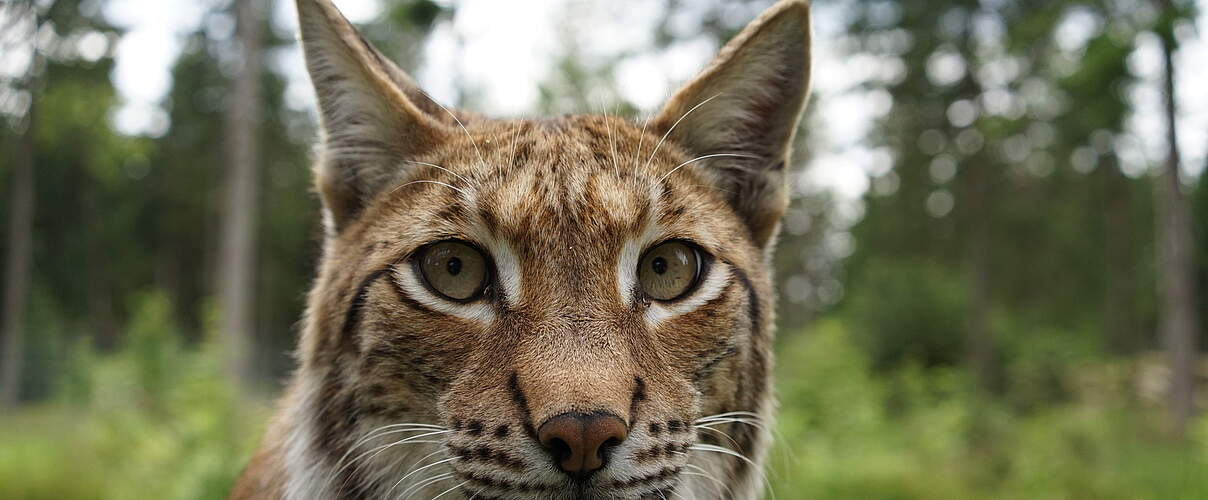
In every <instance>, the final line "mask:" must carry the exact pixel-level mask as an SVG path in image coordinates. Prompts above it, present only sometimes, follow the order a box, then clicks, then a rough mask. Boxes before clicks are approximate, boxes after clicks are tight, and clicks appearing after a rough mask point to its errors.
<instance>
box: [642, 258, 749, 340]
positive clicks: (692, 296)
mask: <svg viewBox="0 0 1208 500" xmlns="http://www.w3.org/2000/svg"><path fill="white" fill-rule="evenodd" d="M705 272H706V273H707V274H706V275H705V276H704V281H702V282H700V283H699V284H698V285H696V289H694V290H691V291H689V292H688V296H687V297H684V298H682V299H679V300H676V301H673V302H659V301H653V302H651V304H650V308H649V309H647V310H646V322H647V323H649V324H650V325H651V326H658V325H659V324H661V323H662V322H663V321H666V320H667V319H669V318H674V317H676V316H679V315H681V314H686V313H690V312H692V311H695V310H696V308H698V307H700V306H702V305H705V303H707V302H709V301H710V300H713V299H715V298H717V296H718V295H721V292H722V290H725V289H726V286H728V285H729V284H730V274H731V273H730V266H729V265H727V264H725V263H723V262H718V261H714V262H713V263H712V264H711V265H710V266H709V269H707V270H706V271H705Z"/></svg>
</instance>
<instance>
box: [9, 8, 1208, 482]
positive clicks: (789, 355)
mask: <svg viewBox="0 0 1208 500" xmlns="http://www.w3.org/2000/svg"><path fill="white" fill-rule="evenodd" d="M336 3H337V5H339V6H341V7H349V6H353V4H355V5H356V6H359V7H357V9H359V11H358V12H361V14H360V15H358V16H351V11H350V16H351V17H353V18H354V21H359V23H360V24H361V26H362V28H363V29H364V30H365V32H366V33H367V34H368V36H369V37H370V38H371V39H373V40H374V41H375V43H377V44H378V45H379V47H381V48H382V49H383V51H384V52H385V53H387V54H389V55H391V56H392V57H393V58H395V59H396V60H398V61H400V62H401V66H403V67H404V68H408V69H412V70H415V69H417V68H420V67H423V68H427V69H426V70H425V71H423V72H420V73H419V76H420V79H421V82H423V83H424V84H425V85H430V86H432V87H434V88H432V90H433V91H434V93H435V94H436V95H437V96H438V97H441V98H443V99H444V100H446V101H447V102H446V104H452V105H457V106H465V107H468V108H472V109H479V110H484V111H496V112H505V113H508V114H514V115H539V114H560V113H571V112H578V113H582V112H599V111H600V110H602V109H606V110H609V111H610V112H613V111H615V112H619V113H622V114H625V115H630V116H641V115H643V114H647V113H651V112H653V111H654V110H655V109H656V107H657V103H658V102H659V99H661V97H662V96H664V95H666V93H667V92H669V91H670V90H671V89H672V87H670V86H669V85H672V84H674V82H676V81H679V80H682V79H684V78H687V77H688V76H689V75H690V74H691V73H692V72H693V71H695V70H696V69H698V68H699V65H700V64H702V63H703V62H704V61H705V60H706V59H707V58H708V57H709V56H710V55H711V54H712V52H713V51H714V50H715V49H716V48H717V47H719V46H720V44H721V43H724V41H725V40H726V39H727V38H728V37H730V36H732V35H733V34H734V33H735V32H736V31H737V30H738V29H740V28H741V27H742V26H743V25H744V24H745V23H746V22H748V21H749V20H750V19H752V18H753V17H754V16H755V15H756V14H757V13H758V12H759V11H760V10H762V9H763V8H764V7H766V6H767V5H768V4H769V3H770V1H769V0H692V1H688V0H658V1H648V2H609V1H606V0H596V1H571V2H553V3H552V4H551V2H544V3H542V5H544V6H545V7H542V8H541V9H539V10H540V12H541V13H542V15H540V16H538V15H537V14H536V13H535V12H537V11H538V9H536V8H534V7H532V6H529V7H525V6H524V5H522V4H523V3H522V2H497V3H495V5H504V4H506V5H514V9H524V8H530V9H533V10H532V12H534V13H532V14H531V15H530V14H529V13H525V12H520V13H519V14H514V15H512V17H502V18H499V19H497V21H500V22H501V25H492V26H491V32H492V33H503V36H504V37H505V38H504V39H505V40H506V39H507V38H506V37H507V36H509V35H508V33H509V31H511V32H513V35H514V36H516V37H520V36H522V35H525V34H526V33H525V32H526V30H527V28H519V27H517V26H512V25H509V24H508V23H507V22H503V21H506V20H507V19H513V20H515V19H521V18H523V19H527V20H529V21H532V19H538V20H542V19H548V20H553V21H551V22H553V26H552V28H551V27H548V26H547V28H548V29H549V32H550V33H551V36H552V37H553V41H552V42H549V43H544V45H543V50H542V51H541V52H540V53H538V54H534V55H527V54H521V55H520V57H521V58H524V57H530V58H541V61H540V62H541V63H542V64H543V65H544V66H543V67H546V68H549V70H548V71H534V72H528V71H519V74H515V73H516V72H514V71H513V72H511V73H513V74H503V73H504V71H503V69H501V68H495V69H494V71H495V73H490V72H489V71H487V72H486V74H484V70H483V68H476V67H474V66H473V65H471V64H459V63H458V61H471V60H473V56H474V53H473V45H472V44H473V41H474V40H475V39H476V38H478V37H479V35H480V34H479V32H478V31H477V30H478V28H476V26H481V23H482V20H481V19H480V20H479V21H477V22H478V23H479V24H474V21H473V20H467V19H466V17H465V16H468V15H469V14H470V13H471V9H470V5H481V4H484V2H463V3H459V2H452V1H431V0H377V1H367V0H361V1H353V0H338V1H337V2H336ZM127 4H131V2H125V1H123V0H112V1H97V0H83V1H79V0H5V1H4V2H3V3H2V4H0V153H2V154H0V193H4V194H3V196H2V198H0V200H2V201H3V203H0V231H2V232H0V234H3V235H4V236H3V237H2V238H0V255H2V256H3V259H4V265H3V268H2V269H3V271H2V273H3V274H0V277H2V281H0V285H2V290H0V294H2V295H3V302H2V309H0V339H2V344H0V497H2V498H5V499H66V498H72V499H75V498H98V499H101V498H104V499H109V498H160V499H194V498H196V499H202V498H220V497H222V496H223V495H224V494H225V492H226V490H227V488H228V487H229V485H230V484H231V481H232V480H233V478H234V476H235V475H236V474H237V473H238V471H239V470H240V468H241V467H242V464H243V463H244V461H245V460H246V458H247V457H248V455H249V453H250V452H251V451H252V449H253V448H254V446H255V445H256V443H257V440H258V439H259V433H260V432H261V431H262V430H263V427H264V424H265V418H266V417H267V415H268V414H269V410H270V405H271V399H272V397H273V396H274V395H275V394H277V392H278V391H279V390H280V388H281V383H282V381H283V380H284V377H285V376H286V375H287V373H288V371H289V369H290V366H291V359H290V356H289V352H290V349H291V348H292V347H291V346H292V345H293V340H294V335H295V333H296V325H297V322H298V319H299V317H300V313H301V310H302V306H303V295H304V292H305V291H306V288H307V286H308V285H309V282H310V280H311V277H312V275H313V269H312V266H313V265H314V263H315V261H316V258H317V252H318V249H319V236H320V232H319V214H318V211H317V209H318V206H319V205H318V201H317V199H316V198H315V196H314V194H313V193H312V191H311V188H310V173H309V158H310V156H309V155H310V147H311V144H312V141H313V139H314V135H315V118H314V113H313V111H312V107H313V101H311V97H310V96H309V94H307V92H308V90H307V88H308V85H309V83H308V82H307V81H306V80H305V79H304V75H302V78H299V75H300V73H299V70H300V68H301V59H300V55H299V53H298V52H297V49H296V47H295V46H294V32H293V30H294V27H293V24H292V22H293V21H292V16H293V11H292V2H290V1H287V0H234V1H231V0H225V1H224V0H164V1H163V2H162V4H161V5H171V7H169V8H170V9H173V10H179V11H182V12H185V13H186V14H184V15H189V16H193V17H196V19H195V20H194V21H193V22H192V23H191V24H187V26H188V28H187V29H186V30H184V32H183V33H179V34H175V35H173V36H174V38H173V39H172V40H173V41H174V42H173V44H169V45H170V46H172V47H178V48H179V49H180V50H179V51H177V52H170V56H171V58H172V60H173V61H174V62H172V63H171V67H170V72H171V73H170V75H171V78H170V80H168V81H167V83H166V85H167V90H166V93H165V95H162V96H156V97H154V99H153V101H152V102H150V103H149V104H148V103H143V104H141V105H140V104H138V103H133V104H132V102H131V97H130V96H128V95H124V94H123V92H121V91H120V89H119V87H120V85H119V84H120V83H121V79H122V75H123V72H124V71H125V70H123V69H122V67H123V66H122V65H123V64H125V65H127V66H129V65H134V67H137V66H138V65H139V64H142V63H141V62H140V61H138V60H127V61H121V60H120V59H121V58H122V57H127V59H130V58H131V57H133V56H121V57H119V56H120V55H121V54H122V48H123V47H125V46H127V45H138V44H144V45H148V41H147V40H146V39H145V38H140V36H141V35H138V32H137V31H136V30H135V27H134V26H132V25H131V23H130V22H128V21H127V20H125V18H126V17H128V14H129V12H128V11H129V10H130V9H131V8H134V7H130V5H127ZM547 4H550V5H547ZM814 4H815V21H816V23H817V35H816V42H815V44H816V45H817V46H818V49H817V51H818V54H819V60H818V61H817V63H816V66H815V81H816V89H817V90H816V92H815V95H814V103H813V104H811V107H810V112H809V116H808V117H807V119H806V120H805V121H804V123H803V125H802V134H801V136H800V139H801V140H800V144H799V147H798V154H797V160H798V169H799V172H800V173H799V174H798V175H797V176H795V178H794V180H793V183H794V184H793V185H794V201H793V205H792V208H791V210H790V212H789V213H788V215H787V217H786V219H785V225H784V230H783V235H782V243H781V245H780V247H779V251H778V253H777V255H776V264H777V266H778V273H779V275H778V276H779V277H778V280H779V283H780V290H781V300H780V307H779V311H780V314H779V322H780V329H779V333H778V335H779V338H778V346H777V348H778V351H779V352H778V356H779V359H778V361H779V363H778V365H779V369H778V372H779V373H778V377H779V378H778V384H779V393H780V398H781V415H780V423H779V426H778V431H777V450H776V451H775V452H774V453H773V457H772V460H771V463H772V466H771V469H770V470H769V473H768V480H769V482H770V483H771V485H772V488H773V490H774V492H775V495H776V496H775V497H776V498H781V499H797V498H857V499H976V498H1017V499H1066V498H1073V499H1149V498H1153V499H1159V498H1160V499H1173V498H1187V499H1192V498H1200V499H1202V498H1208V472H1206V471H1208V417H1205V416H1204V413H1203V410H1204V409H1205V408H1208V390H1206V389H1205V386H1206V385H1208V363H1205V361H1203V360H1201V359H1197V353H1198V352H1199V350H1200V347H1201V346H1205V345H1208V318H1206V317H1205V312H1208V175H1204V172H1205V168H1204V167H1205V163H1208V153H1206V152H1208V126H1203V125H1204V124H1205V123H1208V120H1204V119H1203V116H1201V119H1200V120H1199V121H1198V122H1197V121H1196V120H1191V119H1188V118H1187V117H1188V116H1189V114H1190V112H1189V111H1187V110H1186V109H1182V108H1183V106H1184V103H1199V105H1201V107H1204V108H1205V109H1208V105H1205V104H1204V103H1205V100H1204V96H1208V75H1205V74H1204V73H1206V72H1208V60H1191V59H1190V56H1189V55H1188V53H1187V49H1186V47H1189V46H1191V45H1193V44H1198V46H1200V47H1201V48H1202V47H1203V45H1204V35H1203V31H1202V30H1204V29H1205V28H1206V27H1205V26H1204V25H1203V23H1204V21H1205V19H1208V17H1206V16H1205V15H1204V14H1203V13H1202V12H1201V9H1203V8H1205V7H1206V5H1205V4H1204V3H1203V2H1199V3H1195V2H1190V1H1179V0H982V1H975V0H949V1H943V2H941V1H922V0H865V1H856V0H815V2H814ZM551 5H552V6H551ZM546 7H548V8H546ZM551 12H552V14H551ZM633 16H643V19H642V20H641V22H630V20H631V18H632V17H633ZM480 17H481V16H480ZM488 21H489V20H488ZM610 23H611V24H610ZM616 24H631V25H633V26H637V27H638V28H631V29H638V30H640V31H641V33H640V36H635V37H624V38H625V40H624V41H623V43H622V42H619V41H618V35H617V31H616V28H615V25H616ZM609 26H613V28H608V27H609ZM486 33H487V30H485V29H484V30H482V36H486ZM143 49H155V50H152V51H151V52H155V51H156V50H158V51H159V52H164V51H170V50H171V49H169V48H165V47H159V46H155V44H154V43H150V44H149V46H144V47H143ZM134 53H135V54H137V53H139V52H137V51H135V52H134ZM1199 54H1200V56H1201V57H1208V56H1205V54H1206V52H1205V51H1203V50H1201V51H1200V52H1199ZM479 59H481V57H479ZM488 69H489V68H488ZM520 69H521V70H524V69H525V68H520ZM1182 72H1187V73H1188V74H1194V73H1199V75H1198V76H1199V78H1197V79H1195V81H1199V82H1203V83H1205V84H1206V86H1201V87H1194V86H1188V85H1176V83H1177V82H1179V81H1183V80H1180V79H1181V78H1183V77H1184V75H1182ZM493 77H497V78H500V79H503V78H511V80H509V81H512V82H516V81H519V82H521V84H522V85H527V87H523V88H521V89H520V90H517V91H516V92H520V93H519V94H515V95H524V96H527V97H526V98H525V99H515V100H512V99H508V98H507V95H508V92H511V91H512V90H509V89H506V88H505V89H504V90H503V91H502V94H503V97H502V98H501V97H500V95H499V94H500V93H501V91H499V90H498V89H496V90H494V91H492V90H490V89H489V88H487V87H486V86H487V85H488V84H490V82H491V80H492V78H493ZM126 78H128V79H129V78H130V77H129V76H127V77H126ZM135 79H136V80H137V77H135ZM647 82H649V83H647ZM300 89H301V90H300ZM1182 94H1186V95H1182ZM140 106H141V107H140ZM853 110H854V111H853ZM828 111H829V115H830V116H827V115H828ZM1199 112H1200V113H1203V112H1204V111H1203V110H1202V109H1201V111H1199ZM851 114H854V115H860V116H865V117H866V120H865V123H864V125H859V124H857V125H856V126H850V123H849V122H850V119H851V118H852V117H851V116H848V115H851ZM836 120H838V121H837V122H836ZM845 120H846V121H845ZM836 123H838V125H836ZM844 123H848V126H845V125H843V124H844ZM1176 123H1178V124H1180V126H1177V127H1176V126H1174V125H1175V124H1176ZM1188 123H1190V124H1191V125H1196V124H1197V123H1198V124H1199V125H1200V126H1184V125H1185V124H1188ZM852 130H855V132H852ZM1176 132H1177V133H1176ZM844 134H846V135H844ZM1181 153H1182V154H1181ZM853 174H854V177H853ZM827 179H830V180H831V181H827ZM834 179H855V180H854V181H850V182H846V183H844V182H834ZM828 182H829V184H828ZM852 185H854V186H855V187H854V188H852V187H851V186H852ZM836 186H839V187H838V188H836ZM843 186H846V188H843Z"/></svg>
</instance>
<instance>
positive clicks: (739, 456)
mask: <svg viewBox="0 0 1208 500" xmlns="http://www.w3.org/2000/svg"><path fill="white" fill-rule="evenodd" d="M688 449H689V450H696V451H709V452H713V453H721V454H723V455H730V456H732V457H734V458H737V459H739V460H742V461H744V462H746V463H747V465H750V466H751V467H757V466H756V464H755V461H754V460H751V459H749V458H747V456H746V455H743V454H742V453H739V452H737V451H734V450H731V449H729V448H725V447H722V446H714V445H711V444H694V445H692V446H689V447H688Z"/></svg>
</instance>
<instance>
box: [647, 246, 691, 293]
mask: <svg viewBox="0 0 1208 500" xmlns="http://www.w3.org/2000/svg"><path fill="white" fill-rule="evenodd" d="M701 260H702V259H701V255H700V253H699V252H697V250H696V249H695V248H693V247H691V246H689V245H687V244H685V243H683V242H679V241H668V242H666V243H662V244H660V245H658V246H656V247H654V248H651V249H650V250H648V251H647V252H646V254H645V255H643V256H642V260H641V262H640V263H639V264H638V283H639V284H640V285H641V287H642V292H644V293H645V294H646V295H647V296H649V297H650V298H652V299H655V300H675V299H678V298H680V297H682V296H683V295H685V294H687V293H688V291H690V290H692V287H693V286H695V285H696V282H697V281H698V280H699V279H700V274H701Z"/></svg>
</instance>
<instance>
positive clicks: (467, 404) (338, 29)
mask: <svg viewBox="0 0 1208 500" xmlns="http://www.w3.org/2000/svg"><path fill="white" fill-rule="evenodd" d="M297 7H298V11H299V19H300V27H301V39H302V42H303V46H304V49H305V53H306V61H307V65H308V68H309V70H310V73H311V77H312V80H313V82H314V85H315V89H316V94H317V96H318V101H319V110H320V118H321V121H322V129H323V131H324V133H323V140H322V147H321V153H320V155H319V159H318V162H317V166H316V185H317V187H318V191H319V193H320V195H321V197H322V200H323V203H324V207H325V217H326V221H325V224H326V228H327V236H326V241H325V243H324V251H323V257H322V260H321V264H320V268H319V271H318V277H317V279H316V282H315V284H314V288H313V289H312V290H311V293H310V296H309V303H308V307H307V312H306V316H305V318H304V329H303V332H302V335H301V339H300V342H299V346H298V355H297V357H298V362H299V366H298V369H297V371H296V373H295V374H294V376H293V378H292V380H291V382H290V385H289V389H288V392H287V394H286V396H285V397H284V398H283V399H282V401H281V403H280V410H279V412H278V413H277V415H276V417H275V418H274V420H273V422H272V424H271V425H270V428H269V431H268V433H267V435H266V436H265V438H264V443H263V445H262V447H261V449H260V451H259V452H258V453H257V454H256V455H255V457H254V458H253V459H252V460H251V462H250V463H249V464H248V466H247V469H246V470H245V472H244V473H243V475H242V476H241V478H240V479H239V481H238V483H237V485H236V486H235V489H234V491H233V492H232V494H231V498H233V499H290V500H303V499H376V498H412V497H414V498H428V499H430V498H435V497H438V496H440V497H441V498H467V499H479V500H489V499H517V500H519V499H530V500H538V499H549V500H562V499H565V500H576V499H590V500H605V499H628V498H650V499H663V498H672V497H673V496H676V495H679V496H682V497H685V498H694V499H706V498H712V499H721V498H737V499H751V498H758V497H759V496H760V494H761V492H762V491H763V486H764V485H763V481H762V479H761V478H762V471H761V470H760V467H761V464H762V461H763V457H764V455H765V453H766V451H767V447H768V436H767V433H766V429H767V426H769V425H771V412H772V409H773V402H772V390H771V387H770V383H771V381H770V371H771V364H772V358H771V342H772V323H773V299H774V298H773V292H772V286H771V270H770V267H769V260H770V255H771V249H772V247H773V242H774V240H775V234H776V230H777V227H778V220H779V217H780V215H781V213H782V212H783V211H784V209H785V205H786V203H787V194H786V186H785V175H786V168H785V165H787V164H788V158H789V146H790V144H791V143H792V138H793V135H794V132H795V130H796V128H797V123H798V119H799V115H800V113H801V110H802V108H803V106H804V102H805V98H806V95H807V93H808V79H809V13H808V6H807V4H806V3H805V2H804V1H803V0H785V1H781V2H780V3H778V4H776V5H775V6H773V7H772V8H771V9H769V10H768V11H767V12H766V13H764V14H763V15H762V16H761V17H759V18H758V19H756V20H755V21H754V22H752V24H751V25H750V26H749V27H748V28H747V29H746V30H744V31H743V32H742V33H741V34H739V35H738V36H736V37H735V38H734V39H733V40H732V41H731V42H730V43H729V44H727V45H726V46H725V47H724V48H723V49H722V51H721V53H720V54H719V55H718V57H717V58H716V59H715V60H714V61H713V62H712V63H711V64H710V65H709V66H708V67H707V68H706V69H705V70H704V71H703V72H702V73H701V74H700V75H699V76H698V77H697V78H696V79H694V80H693V81H692V82H690V83H688V84H687V85H685V86H684V87H683V88H682V89H681V90H680V91H679V92H677V93H676V94H674V95H673V96H672V97H671V99H670V100H669V102H668V104H667V105H666V106H665V107H664V108H663V110H662V111H661V112H659V113H658V114H656V115H655V116H653V117H652V118H651V119H649V120H646V121H641V122H636V123H635V122H631V121H628V120H625V119H621V118H617V117H610V116H588V115H585V116H567V117H561V118H553V119H541V120H495V119H486V118H483V117H479V116H476V115H473V114H470V113H466V112H463V111H454V110H447V109H445V108H443V107H441V106H440V105H438V104H436V103H435V101H432V100H431V99H429V98H428V96H427V95H426V94H424V93H423V92H422V91H421V90H419V88H418V87H416V86H415V84H414V83H413V82H412V81H411V79H410V78H409V77H407V76H406V74H404V73H403V72H402V71H400V70H399V69H398V68H397V67H395V66H394V65H393V64H392V63H390V62H389V61H387V60H386V59H385V58H383V57H382V56H381V55H380V54H379V53H378V52H377V51H376V50H375V49H373V48H372V46H370V45H369V44H368V43H366V42H365V41H364V39H363V38H361V37H360V35H358V34H357V32H356V30H355V29H353V28H352V26H351V25H350V24H348V22H347V21H345V20H344V18H343V17H342V16H341V15H340V14H339V12H338V11H337V10H336V9H335V7H334V6H333V5H332V4H331V3H330V1H329V0H298V2H297ZM447 239H457V240H461V241H465V242H469V243H471V244H473V245H475V246H477V247H478V248H480V249H482V250H483V253H484V254H486V255H487V256H488V258H489V261H490V267H491V270H490V271H491V273H490V274H491V279H490V281H489V284H488V286H487V290H486V292H485V294H484V296H483V297H482V298H481V299H478V300H475V301H472V302H469V303H459V302H455V301H450V300H447V299H442V298H441V297H439V296H437V295H436V294H434V293H432V292H431V291H430V290H429V289H428V288H427V287H426V286H425V284H424V282H423V281H422V279H423V278H422V277H420V276H419V275H418V274H417V273H416V272H415V270H414V269H413V268H412V265H411V262H412V259H414V258H415V255H416V252H417V250H418V249H420V248H422V247H423V246H424V245H427V244H430V243H432V242H435V241H441V240H447ZM672 239H675V240H683V241H687V242H691V243H692V244H693V245H695V246H697V247H699V248H700V249H701V250H702V251H703V252H704V254H705V255H707V259H706V261H707V262H706V264H705V268H704V272H703V277H702V279H701V281H700V283H699V285H698V286H696V288H695V289H694V290H693V291H692V292H691V293H689V294H688V295H687V296H686V297H684V298H681V299H677V300H674V301H668V302H659V301H655V300H652V299H650V298H648V297H645V296H643V294H642V293H641V292H640V289H639V287H638V286H637V285H636V275H635V273H636V267H637V264H636V263H637V260H638V259H639V258H640V256H641V254H642V253H643V252H644V251H645V250H646V249H649V248H650V247H651V246H653V245H655V244H658V243H660V242H663V241H667V240H672ZM566 412H584V413H590V412H608V413H611V414H613V415H616V416H618V417H619V418H620V419H621V420H623V421H624V422H625V423H626V424H627V426H628V429H629V434H628V438H627V439H625V440H624V441H623V442H622V443H621V444H619V445H618V446H617V447H616V448H615V449H614V450H612V453H611V454H610V455H609V460H608V462H607V464H606V465H605V467H603V468H602V469H600V470H598V471H596V472H595V473H593V474H591V475H590V476H587V477H586V479H583V478H579V479H573V478H571V477H570V476H568V475H566V474H562V473H561V472H560V471H559V470H558V469H557V467H556V465H555V463H554V462H553V460H552V459H551V458H550V457H549V455H548V454H547V453H546V452H545V451H544V450H543V449H542V447H541V445H540V444H539V442H538V440H537V439H536V433H537V430H536V429H537V428H538V427H539V426H540V424H541V423H542V422H544V421H545V420H546V419H549V418H550V417H553V416H556V415H559V414H564V413H566ZM442 495H443V496H442Z"/></svg>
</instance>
